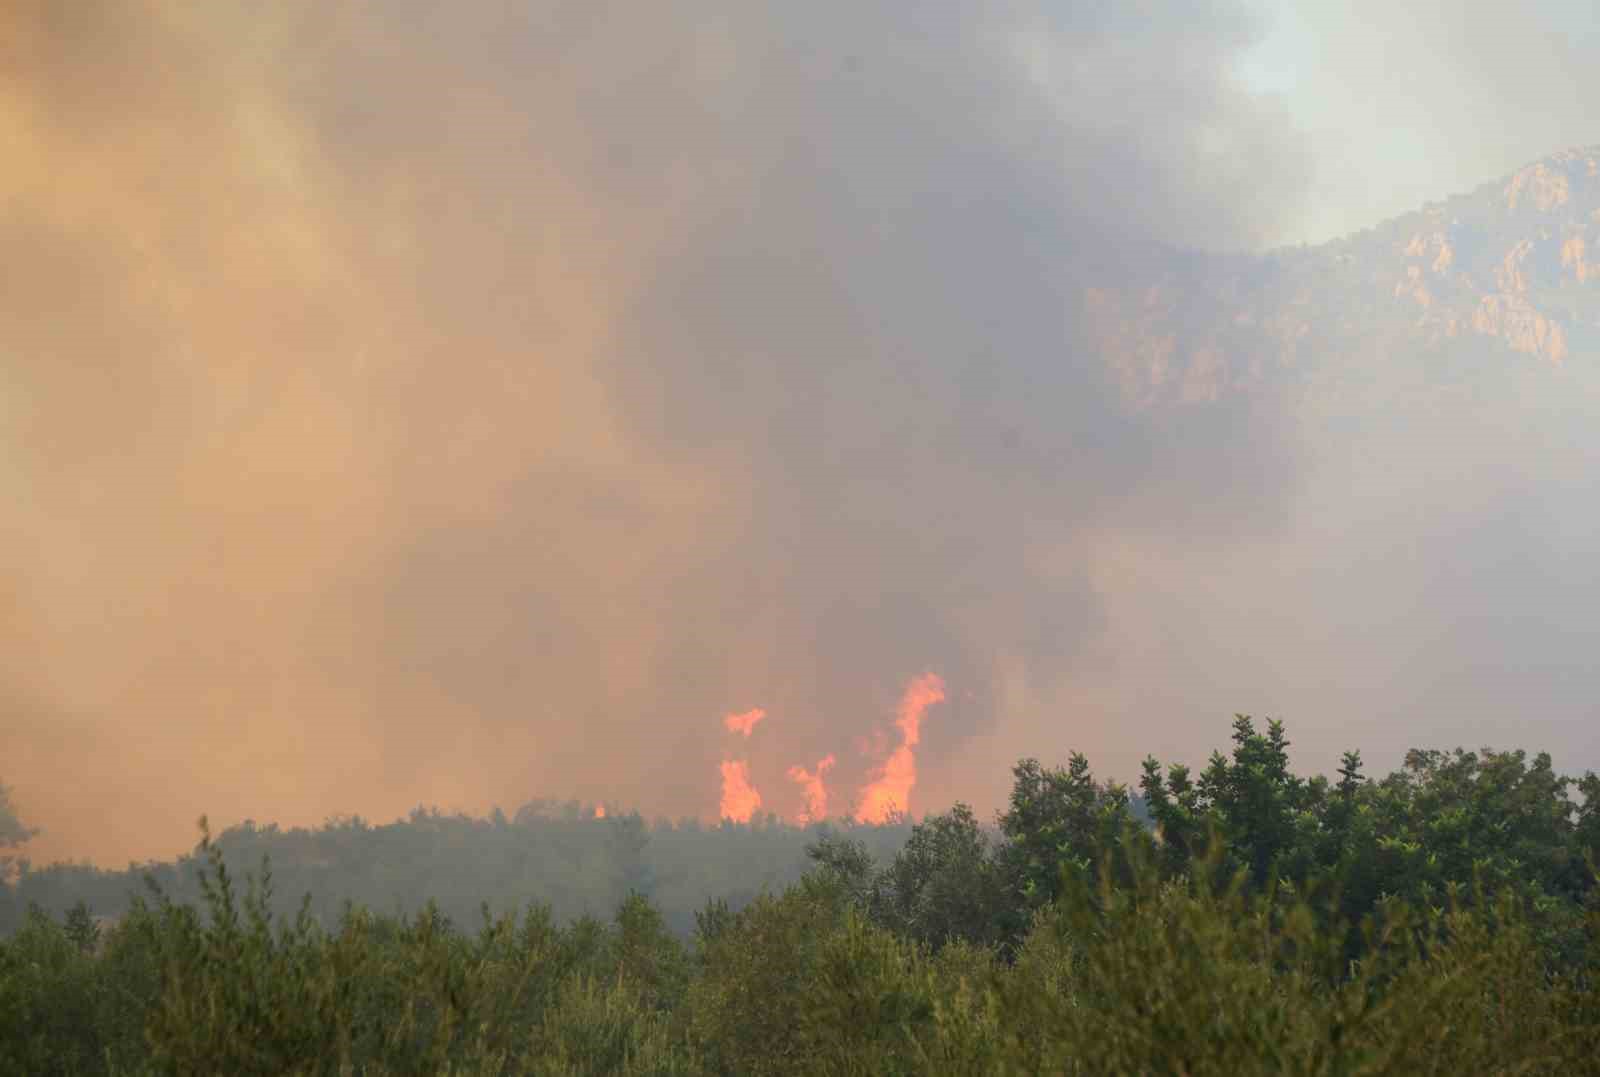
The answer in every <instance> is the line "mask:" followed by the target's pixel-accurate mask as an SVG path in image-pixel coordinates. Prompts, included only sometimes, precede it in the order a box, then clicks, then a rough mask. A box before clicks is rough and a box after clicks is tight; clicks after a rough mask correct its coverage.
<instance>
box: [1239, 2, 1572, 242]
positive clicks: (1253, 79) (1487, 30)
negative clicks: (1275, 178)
mask: <svg viewBox="0 0 1600 1077" xmlns="http://www.w3.org/2000/svg"><path fill="white" fill-rule="evenodd" d="M1256 10H1257V11H1258V12H1259V14H1260V17H1261V22H1260V23H1259V26H1260V27H1261V32H1260V33H1259V35H1258V36H1257V37H1256V38H1255V39H1254V41H1253V42H1252V43H1251V44H1250V45H1249V46H1248V47H1246V48H1244V49H1242V50H1241V51H1240V53H1239V55H1238V59H1237V64H1236V67H1235V70H1236V71H1237V73H1238V74H1239V76H1240V77H1241V79H1243V81H1244V82H1245V83H1246V85H1248V86H1250V87H1252V88H1254V89H1256V90H1257V91H1259V92H1263V93H1269V94H1274V95H1278V96H1280V97H1281V99H1282V101H1283V102H1284V105H1285V107H1286V108H1287V109H1288V111H1289V114H1290V116H1291V117H1292V122H1293V126H1294V128H1295V130H1296V132H1297V134H1298V138H1299V140H1300V142H1301V143H1302V144H1303V145H1304V146H1305V147H1306V148H1307V150H1308V152H1309V153H1310V154H1311V155H1312V159H1313V161H1314V162H1315V163H1314V167H1313V169H1312V175H1311V180H1310V183H1309V185H1308V188H1307V191H1306V199H1305V203H1304V205H1303V206H1302V207H1301V209H1300V211H1299V212H1298V213H1297V214H1296V215H1295V217H1294V219H1293V220H1292V221H1290V222H1288V223H1287V224H1286V226H1285V228H1284V230H1283V232H1282V233H1281V234H1280V235H1278V236H1276V237H1274V238H1275V239H1276V240H1277V241H1279V242H1285V243H1298V242H1302V241H1304V242H1309V243H1317V242H1320V241H1322V240H1326V239H1331V238H1333V237H1335V236H1339V235H1343V234H1345V233H1348V232H1353V231H1356V230H1358V229H1361V228H1367V227H1370V226H1371V225H1373V224H1376V223H1378V222H1379V221H1381V220H1384V219H1386V218H1389V217H1394V216H1398V215H1399V214H1402V213H1406V212H1409V211H1411V210H1413V209H1416V208H1418V207H1419V206H1421V205H1422V204H1424V203H1425V202H1429V201H1433V200H1437V199H1440V198H1444V197H1447V196H1448V195H1451V194H1455V193H1458V192H1463V191H1469V190H1472V189H1473V188H1475V187H1477V186H1478V185H1479V184H1482V183H1487V182H1488V181H1490V180H1493V179H1496V178H1498V177H1500V176H1502V175H1505V174H1506V173H1508V172H1511V171H1513V170H1515V169H1516V168H1519V167H1520V166H1522V165H1524V164H1526V163H1527V162H1529V161H1531V160H1534V159H1536V158H1539V157H1543V156H1544V155H1545V154H1548V153H1550V152H1552V151H1553V150H1555V149H1556V148H1558V147H1565V146H1575V145H1592V144H1594V143H1597V142H1600V115H1597V114H1596V112H1595V110H1594V109H1593V108H1592V107H1591V104H1590V103H1591V102H1593V101H1595V100H1596V99H1597V94H1600V65H1597V64H1596V63H1595V62H1594V57H1595V56H1596V54H1597V53H1600V14H1597V13H1596V10H1595V6H1594V4H1593V3H1591V2H1590V0H1532V2H1529V3H1518V4H1505V3H1497V2H1493V0H1407V2H1404V3H1394V2H1391V0H1325V2H1320V0H1264V2H1263V3H1261V4H1259V5H1258V6H1257V8H1256Z"/></svg>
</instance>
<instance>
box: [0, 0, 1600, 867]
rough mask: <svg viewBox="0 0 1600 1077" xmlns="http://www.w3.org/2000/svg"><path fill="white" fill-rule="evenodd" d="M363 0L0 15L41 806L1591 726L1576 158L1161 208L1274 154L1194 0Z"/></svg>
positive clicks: (32, 755) (13, 651)
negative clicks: (1367, 196)
mask: <svg viewBox="0 0 1600 1077" xmlns="http://www.w3.org/2000/svg"><path fill="white" fill-rule="evenodd" d="M1541 10H1543V9H1541ZM399 11H400V13H399V14H397V13H396V8H395V6H394V5H390V4H380V3H353V4H348V5H343V6H340V7H338V8H337V9H330V8H328V7H327V6H326V5H323V4H320V3H311V2H309V0H308V2H305V3H299V4H283V5H274V6H273V7H272V8H271V9H270V10H262V9H260V8H259V6H257V5H246V4H227V3H218V4H213V5H206V6H204V8H193V7H191V6H188V5H177V4H167V3H161V2H158V0H149V2H147V3H144V4H111V3H106V4H83V5H72V6H71V7H70V9H69V8H66V7H63V6H62V5H59V4H53V3H48V2H44V0H38V2H32V3H22V4H17V5H11V6H9V7H8V10H7V11H6V13H5V14H4V15H0V28H3V29H4V37H5V40H8V41H13V42H16V43H17V46H16V48H15V50H14V52H13V55H14V56H15V57H18V58H19V59H18V61H17V62H16V63H15V64H12V65H10V66H9V68H8V71H7V73H6V74H5V75H4V76H3V78H4V79H5V82H4V84H3V85H4V89H5V102H6V107H5V109H4V110H0V133H3V135H4V141H5V144H6V145H8V146H12V147H15V149H13V150H9V151H7V152H8V154H9V156H8V157H7V169H6V170H5V172H4V178H3V179H0V185H3V186H0V190H3V191H4V193H5V205H6V207H7V208H6V210H5V212H4V215H3V216H0V239H3V240H4V242H5V243H6V247H7V250H9V251H13V252H24V251H25V252H28V253H27V256H26V257H25V258H19V257H16V256H14V257H13V259H12V261H11V271H10V272H9V273H8V275H7V288H6V292H5V297H4V299H3V300H0V327H3V330H4V335H3V337H0V340H3V341H4V348H5V351H4V368H3V374H4V377H5V381H4V383H3V387H0V439H3V440H0V490H3V491H4V492H5V494H6V496H7V497H8V499H9V501H10V503H11V504H12V505H13V506H14V507H15V511H14V515H13V518H12V521H11V526H8V527H7V528H5V529H4V530H0V565H3V566H4V568H3V569H0V708H3V713H4V715H5V721H4V722H3V723H0V780H3V781H4V782H6V783H7V784H9V785H11V786H12V787H14V789H15V793H16V802H17V804H18V805H19V808H20V811H21V812H22V814H23V816H24V818H25V819H26V821H28V822H30V823H33V824H36V825H39V826H41V827H42V828H43V829H44V833H43V834H42V835H41V836H40V837H39V838H38V839H36V840H35V842H34V843H33V844H32V845H31V846H30V850H32V852H33V855H35V856H36V857H37V858H41V859H48V858H50V857H53V856H90V857H94V858H98V859H101V860H104V861H110V862H113V863H115V862H117V861H118V860H121V859H124V858H126V857H130V856H139V857H144V856H155V855H170V854H171V853H172V852H173V851H174V850H175V849H178V848H183V847H186V846H187V845H188V844H189V843H190V841H191V840H192V837H193V831H192V825H193V820H194V818H195V816H197V815H198V814H199V813H200V812H202V811H205V812H208V813H210V815H211V817H212V819H213V820H214V821H215V822H216V823H217V825H218V826H219V827H220V826H225V825H227V824H229V823H231V822H234V821H237V820H239V819H243V818H256V819H261V820H266V819H278V820H281V821H283V822H285V823H307V822H309V823H315V822H319V821H321V820H322V819H323V818H325V817H327V816H329V815H333V814H336V813H341V812H360V813H362V814H365V815H367V816H369V817H374V818H385V817H392V816H395V815H399V814H401V813H403V812H405V811H406V810H408V809H409V808H411V807H412V806H414V805H416V804H418V803H437V804H439V805H441V806H443V807H446V808H455V807H460V808H464V809H468V810H472V811H482V810H485V809H486V808H487V807H488V806H489V805H491V804H496V803H498V804H502V805H506V806H514V805H517V804H520V803H522V802H524V801H526V800H529V799H531V798H535V797H541V796H549V797H556V798H565V797H568V796H572V797H580V798H582V799H584V800H586V801H591V802H593V801H600V802H605V803H608V804H611V805H613V806H615V807H621V808H629V807H638V808H640V809H641V810H643V811H644V812H646V813H647V814H651V815H653V814H656V813H661V814H668V815H674V816H676V815H695V816H700V817H713V816H715V815H716V814H717V813H718V811H719V807H720V804H721V803H722V800H721V799H720V798H721V797H722V796H723V795H724V794H725V792H726V790H725V789H724V788H723V787H722V781H723V779H724V778H725V777H726V776H727V774H728V773H729V769H725V766H724V765H725V764H727V765H729V766H730V767H731V769H732V770H733V772H734V773H736V774H738V775H739V776H740V778H741V780H743V781H745V782H746V783H748V784H749V786H750V787H752V788H753V789H754V790H757V791H759V794H760V797H761V798H762V805H763V807H764V808H769V809H772V810H775V811H778V812H779V813H781V814H783V815H784V816H786V817H795V816H798V815H799V814H800V813H802V812H810V811H811V810H812V808H811V805H812V804H814V803H815V801H814V800H813V797H814V795H815V783H818V782H821V783H822V784H823V785H824V787H825V789H826V790H827V791H828V792H829V794H830V796H831V799H830V800H829V804H830V805H831V807H830V808H829V810H830V811H839V810H843V809H844V808H846V807H858V806H859V805H860V804H862V803H866V802H867V801H868V799H869V798H868V795H867V794H868V791H869V790H871V789H874V788H883V786H882V785H881V783H882V782H883V781H884V780H885V779H886V778H888V777H889V775H890V774H891V772H893V774H894V775H896V777H895V781H896V782H899V783H901V784H899V785H896V788H897V789H904V790H907V793H906V795H907V796H909V798H910V800H911V804H910V807H911V808H912V809H913V811H915V812H917V813H918V814H921V813H922V812H924V811H927V810H930V809H936V808H939V807H942V806H945V805H948V804H949V803H951V802H952V801H954V800H956V799H958V798H960V799H965V800H968V801H971V802H973V803H975V804H976V805H977V806H978V808H979V809H980V811H981V812H984V813H986V812H987V811H988V809H990V808H992V807H993V806H994V805H995V804H996V803H997V802H998V800H999V798H1000V797H1001V796H1002V795H1003V793H1004V791H1005V782H1006V776H1007V767H1008V766H1009V764H1010V763H1011V762H1013V761H1014V760H1015V759H1016V758H1018V757H1019V756H1022V755H1038V756H1041V757H1044V758H1047V759H1050V758H1053V757H1060V756H1064V755H1065V753H1066V752H1067V750H1068V749H1069V748H1079V749H1082V750H1084V751H1086V752H1088V753H1089V754H1090V755H1091V757H1092V758H1093V759H1094V760H1095V763H1096V768H1097V771H1098V772H1099V773H1101V774H1104V775H1110V776H1116V775H1121V776H1127V777H1131V776H1132V775H1133V774H1134V773H1135V771H1136V767H1137V761H1138V760H1137V756H1138V755H1139V754H1142V753H1143V752H1145V751H1150V750H1155V751H1158V752H1160V753H1161V754H1162V755H1163V757H1165V758H1174V759H1177V758H1188V757H1191V756H1192V755H1193V754H1194V753H1197V752H1203V751H1206V750H1209V748H1210V747H1211V746H1212V743H1213V735H1214V731H1215V729H1216V727H1217V723H1218V721H1219V720H1221V719H1223V718H1225V717H1226V715H1228V714H1231V713H1233V712H1234V711H1253V712H1255V713H1258V714H1274V715H1282V716H1284V717H1286V718H1288V719H1289V720H1290V721H1291V723H1292V729H1293V730H1294V734H1295V738H1296V742H1295V746H1296V750H1297V752H1299V753H1303V755H1302V766H1303V768H1304V769H1306V770H1308V771H1310V770H1318V769H1323V770H1325V769H1328V768H1329V767H1331V766H1332V764H1333V763H1334V761H1335V760H1336V759H1337V754H1338V752H1339V751H1340V750H1342V749H1344V748H1347V747H1357V746H1358V747H1361V748H1362V749H1363V750H1364V751H1365V752H1366V753H1367V755H1368V758H1369V759H1370V760H1371V761H1372V763H1373V765H1374V766H1375V767H1379V768H1382V767H1387V766H1390V765H1392V764H1393V763H1394V762H1395V761H1396V760H1397V758H1398V755H1399V753H1400V752H1401V751H1403V750H1404V749H1405V748H1407V747H1409V746H1412V745H1414V744H1429V745H1455V744H1461V743H1465V744H1476V743H1478V742H1480V741H1485V740H1487V741H1491V742H1494V743H1496V744H1501V745H1512V744H1514V745H1516V746H1525V747H1528V748H1541V747H1545V748H1549V749H1550V750H1551V751H1552V752H1554V753H1555V754H1556V757H1557V764H1558V766H1560V767H1562V768H1564V769H1568V770H1580V769H1582V768H1583V767H1586V766H1594V765H1595V764H1596V763H1600V760H1597V759H1596V758H1595V756H1594V751H1595V749H1594V741H1593V737H1592V733H1591V732H1590V731H1591V730H1592V728H1593V723H1594V722H1595V720H1596V718H1597V717H1600V715H1597V713H1596V710H1595V708H1596V703H1595V702H1594V701H1595V700H1596V699H1600V674H1597V672H1596V665H1597V664H1596V663H1594V662H1593V660H1592V655H1593V652H1594V644H1595V642H1596V639H1595V635H1596V632H1595V621H1594V617H1593V612H1592V611H1593V610H1594V609H1596V608H1600V604H1597V600H1600V585H1597V583H1596V579H1597V578H1600V573H1596V572H1594V571H1593V564H1592V551H1593V550H1594V549H1596V548H1600V542H1597V540H1600V529H1597V522H1600V507H1597V506H1600V498H1596V497H1594V493H1595V491H1594V483H1593V478H1592V476H1593V475H1594V474H1596V470H1595V467H1596V464H1597V463H1600V460H1597V459H1596V456H1597V449H1600V438H1597V437H1596V435H1595V434H1594V432H1593V431H1594V428H1595V424H1594V419H1595V416H1596V414H1597V389H1600V379H1597V377H1596V375H1595V373H1594V368H1595V363H1594V360H1595V357H1596V352H1597V350H1600V349H1597V347H1596V332H1597V326H1600V299H1597V297H1600V279H1597V272H1596V269H1595V264H1596V262H1597V261H1600V253H1597V252H1600V231H1597V228H1600V222H1597V218H1596V214H1597V213H1600V187H1597V181H1596V179H1595V176H1594V167H1595V166H1594V161H1595V158H1596V156H1597V153H1596V151H1594V150H1574V151H1568V152H1564V153H1559V154H1556V155H1554V156H1552V157H1549V158H1547V159H1545V160H1544V161H1542V162H1539V163H1536V164H1531V165H1530V166H1529V167H1528V168H1527V169H1524V170H1523V171H1520V172H1518V173H1516V174H1515V175H1513V176H1509V177H1506V178H1504V179H1501V180H1497V181H1494V182H1492V183H1490V184H1489V185H1487V186H1486V187H1483V188H1481V189H1479V190H1478V191H1476V192H1474V193H1472V194H1468V195H1462V196H1459V197H1456V198H1453V199H1451V200H1450V201H1448V202H1445V203H1442V204H1440V205H1436V206H1433V207H1430V208H1426V209H1421V210H1419V211H1417V212H1416V213H1414V214H1411V215H1408V216H1406V217H1403V218H1400V219H1398V220H1395V221H1391V222H1388V223H1386V224H1384V225H1382V226H1380V227H1378V228H1376V229H1374V230H1372V231H1369V232H1365V233H1362V234H1360V235H1357V236H1353V237H1350V238H1348V239H1344V240H1340V241H1338V242H1335V243H1330V244H1326V245H1322V246H1317V247H1308V248H1295V249H1281V250H1277V251H1274V252H1272V253H1268V254H1248V253H1230V254H1218V253H1212V252H1216V251H1234V252H1239V251H1251V250H1259V249H1261V248H1262V247H1264V246H1268V245H1270V244H1272V243H1273V242H1275V241H1276V238H1277V237H1280V236H1282V235H1284V234H1287V233H1288V232H1290V231H1292V230H1293V225H1294V223H1295V222H1296V221H1297V220H1298V219H1299V217H1300V215H1301V214H1303V213H1304V212H1305V206H1306V203H1307V201H1308V199H1310V198H1311V196H1312V194H1313V192H1315V191H1316V190H1317V189H1318V187H1317V177H1318V176H1319V175H1321V173H1319V172H1318V171H1317V168H1318V165H1317V162H1318V161H1321V160H1322V159H1323V158H1324V156H1325V155H1326V153H1327V152H1328V150H1327V147H1325V146H1321V145H1311V144H1310V143H1309V142H1308V140H1307V139H1306V138H1304V137H1303V136H1302V134H1301V133H1300V132H1299V131H1298V130H1297V128H1296V125H1295V121H1294V117H1293V116H1292V115H1290V114H1289V112H1288V111H1287V110H1286V108H1285V107H1284V105H1283V101H1282V100H1281V99H1280V98H1278V97H1275V96H1274V95H1272V94H1270V93H1262V92H1259V91H1258V90H1256V89H1253V88H1252V87H1251V86H1250V85H1249V84H1248V83H1246V82H1244V81H1242V80H1241V78H1240V77H1239V75H1238V71H1237V69H1238V66H1239V63H1240V60H1241V57H1243V56H1246V55H1247V54H1250V51H1251V50H1252V49H1253V48H1255V47H1256V46H1257V45H1258V44H1259V43H1260V42H1261V40H1262V39H1263V36H1264V34H1265V24H1264V23H1263V22H1262V20H1261V19H1260V18H1259V17H1258V15H1257V13H1256V12H1255V11H1254V9H1253V8H1252V7H1250V6H1248V5H1243V4H1239V5H1234V4H1221V5H1207V6H1206V7H1205V10H1203V11H1201V10H1197V9H1196V8H1195V6H1194V5H1189V4H1184V3H1177V2H1172V3H1158V4H1155V5H1141V6H1140V9H1139V10H1138V11H1131V10H1128V11H1125V10H1123V9H1122V7H1120V6H1117V5H1100V6H1089V5H1085V6H1084V7H1083V9H1082V10H1076V9H1073V10H1065V9H1062V8H1061V7H1060V6H1059V5H1045V4H1037V3H1026V2H1019V3H1002V4H995V5H973V6H971V7H970V8H969V7H968V6H966V5H962V6H960V9H959V10H956V11H944V10H942V9H941V10H939V11H934V10H931V9H924V8H919V7H914V6H912V5H903V4H891V3H881V4H880V3H866V4H862V3H852V4H848V5H847V4H843V3H826V2H825V3H819V4H809V5H804V6H803V8H802V6H799V5H783V4H768V5H762V4H743V5H733V4H724V3H716V2H712V0H685V2H683V3H679V4H671V5H661V6H660V7H659V8H656V7H652V8H650V9H649V10H641V9H639V8H638V6H637V5H624V4H607V3H600V2H595V3H587V4H581V5H565V4H560V3H535V4H521V5H497V4H482V5H461V6H459V7H458V6H455V5H433V4H428V3H421V2H418V3H414V4H404V5H400V7H399ZM1586 70H1587V69H1580V68H1578V67H1574V68H1572V76H1571V77H1572V78H1573V79H1580V78H1594V77H1595V76H1593V75H1592V74H1584V71H1586ZM1579 97H1580V98H1581V97H1582V95H1581V94H1580V95H1579ZM1591 99H1592V98H1591ZM1557 104H1559V103H1557ZM1513 105H1516V106H1517V107H1526V106H1527V105H1528V102H1527V101H1525V100H1523V99H1521V98H1517V99H1515V100H1514V101H1513ZM1551 107H1552V109H1554V110H1556V111H1557V112H1559V109H1558V108H1557V105H1556V104H1553V105H1552V106H1551ZM1563 107H1564V106H1563ZM1505 108H1506V111H1507V113H1508V114H1509V113H1510V112H1512V111H1514V109H1513V107H1512V105H1507V106H1505ZM1580 111H1581V110H1580ZM1580 118H1581V117H1580ZM1441 122H1445V121H1444V120H1443V119H1442V120H1441ZM1451 122H1454V121H1451ZM1480 126H1482V125H1481V124H1480ZM1574 141H1576V139H1575V140H1574ZM1552 148H1554V147H1552ZM1364 181H1365V182H1369V183H1373V184H1381V183H1383V182H1384V174H1383V171H1382V169H1381V168H1380V167H1378V166H1377V165H1376V164H1375V165H1373V166H1372V168H1371V169H1370V171H1369V173H1368V174H1365V175H1364ZM1439 193H1440V195H1441V196H1445V195H1448V191H1440V192H1439ZM928 673H933V674H937V675H938V677H939V681H938V684H939V685H940V692H939V694H940V695H941V696H942V698H941V699H940V700H938V701H937V702H931V703H928V705H927V706H926V708H925V709H924V710H922V711H918V712H917V713H918V715H919V716H920V717H918V718H917V720H916V721H915V722H911V721H908V720H907V718H906V714H907V713H909V712H908V711H907V710H906V709H905V708H902V712H901V714H900V715H899V716H898V717H897V714H896V708H897V706H899V705H900V704H901V702H902V700H903V699H911V698H913V693H911V692H909V691H908V686H913V685H917V684H921V685H924V686H925V687H926V688H927V690H926V691H925V692H924V693H923V695H922V696H921V697H918V698H922V699H924V700H931V698H932V691H931V685H932V684H933V683H934V682H932V681H926V680H920V679H919V678H922V677H923V675H925V674H928ZM757 709H759V710H761V711H762V712H763V714H764V718H763V719H762V720H761V722H760V724H759V725H755V724H754V723H753V722H752V723H751V724H750V725H749V726H748V727H745V729H744V732H736V731H735V730H734V728H733V727H732V726H729V725H727V724H725V723H726V720H727V718H728V716H730V715H746V716H747V715H749V714H750V713H752V712H753V711H754V710H757ZM913 729H914V732H912V730H913ZM913 741H914V743H912V742H913ZM908 749H914V750H913V751H911V755H910V756H909V757H907V756H903V755H901V754H900V753H901V752H902V751H906V750H908ZM828 759H832V760H833V762H832V763H830V764H827V765H826V766H824V761H825V760H828ZM897 761H898V762H897ZM908 763H909V764H911V765H914V768H915V772H914V780H912V781H911V782H910V784H904V779H905V771H904V769H903V764H908ZM734 764H738V766H733V765H734ZM741 767H742V769H741ZM895 767H901V769H899V770H896V769H895ZM797 775H798V776H797ZM745 802H746V803H747V802H748V798H746V801H745Z"/></svg>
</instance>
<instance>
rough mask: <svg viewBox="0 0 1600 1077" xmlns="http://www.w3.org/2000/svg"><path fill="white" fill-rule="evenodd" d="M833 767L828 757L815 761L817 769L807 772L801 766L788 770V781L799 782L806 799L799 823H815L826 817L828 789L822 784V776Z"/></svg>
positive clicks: (831, 758) (830, 758) (830, 757)
mask: <svg viewBox="0 0 1600 1077" xmlns="http://www.w3.org/2000/svg"><path fill="white" fill-rule="evenodd" d="M831 766H833V756H831V755H828V756H824V757H823V758H821V759H819V760H818V761H817V769H816V770H815V771H809V770H807V769H806V768H804V767H801V766H793V767H790V768H789V780H790V781H794V782H799V783H800V786H801V792H802V793H804V795H805V798H806V806H805V809H804V810H803V811H801V812H800V822H802V823H816V822H820V821H821V820H823V819H826V818H827V817H828V787H827V786H825V785H823V784H822V776H823V775H824V774H826V773H827V772H828V768H829V767H831Z"/></svg>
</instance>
